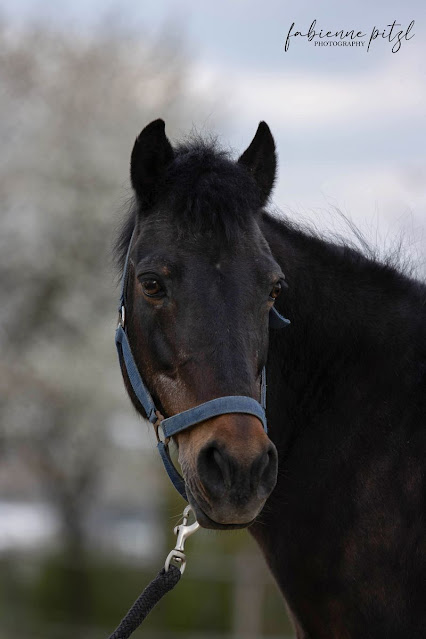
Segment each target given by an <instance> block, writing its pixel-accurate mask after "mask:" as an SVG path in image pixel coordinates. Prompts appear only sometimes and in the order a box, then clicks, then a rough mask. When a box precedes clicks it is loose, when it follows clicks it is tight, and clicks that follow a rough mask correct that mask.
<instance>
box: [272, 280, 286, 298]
mask: <svg viewBox="0 0 426 639" xmlns="http://www.w3.org/2000/svg"><path fill="white" fill-rule="evenodd" d="M282 288H283V287H282V284H281V282H277V283H276V284H274V286H273V288H272V291H271V292H270V293H269V297H270V299H271V300H276V299H277V297H278V295H279V294H280V293H281V291H282Z"/></svg>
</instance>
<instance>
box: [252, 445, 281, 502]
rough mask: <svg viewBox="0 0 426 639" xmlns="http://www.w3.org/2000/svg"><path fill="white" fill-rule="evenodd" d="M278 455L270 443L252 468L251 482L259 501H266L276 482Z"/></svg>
mask: <svg viewBox="0 0 426 639" xmlns="http://www.w3.org/2000/svg"><path fill="white" fill-rule="evenodd" d="M277 470H278V455H277V449H276V448H275V446H274V444H273V443H272V442H271V443H270V445H269V448H268V450H267V451H266V453H264V454H263V455H262V456H261V457H260V459H258V460H257V461H256V462H255V463H254V464H253V466H252V475H251V481H252V484H251V485H252V486H253V488H254V489H256V488H257V496H258V497H259V499H266V497H268V496H269V495H270V493H271V492H272V489H273V488H274V486H275V484H276V481H277Z"/></svg>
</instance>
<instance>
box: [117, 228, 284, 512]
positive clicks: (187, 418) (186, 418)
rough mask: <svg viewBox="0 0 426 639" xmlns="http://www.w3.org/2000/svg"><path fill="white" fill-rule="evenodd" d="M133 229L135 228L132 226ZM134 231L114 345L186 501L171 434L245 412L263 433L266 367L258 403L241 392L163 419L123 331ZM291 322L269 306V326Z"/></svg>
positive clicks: (273, 326) (123, 277)
mask: <svg viewBox="0 0 426 639" xmlns="http://www.w3.org/2000/svg"><path fill="white" fill-rule="evenodd" d="M135 229H136V227H135ZM135 229H134V230H133V233H132V237H131V238H130V242H129V248H128V249H127V254H126V259H125V262H124V268H123V276H122V279H121V294H120V303H119V307H118V313H119V322H118V326H117V330H116V332H115V345H116V347H117V352H118V357H119V360H120V363H121V365H122V366H123V367H124V369H125V370H126V372H127V376H128V378H129V381H130V384H131V386H132V388H133V391H134V393H135V395H136V397H137V399H138V401H139V403H140V405H141V406H142V408H143V409H144V411H145V413H146V416H147V419H148V420H149V421H150V422H151V423H152V424H154V428H155V432H156V435H157V440H158V444H157V448H158V451H159V453H160V455H161V459H162V460H163V464H164V467H165V469H166V471H167V474H168V475H169V478H170V480H171V482H172V483H173V485H174V487H175V488H176V490H177V491H178V492H179V493H180V494H181V495H182V497H183V498H184V499H186V500H187V496H186V490H185V482H184V480H183V478H182V477H181V476H180V474H179V473H178V471H177V470H176V468H175V466H174V465H173V462H172V460H171V458H170V454H169V450H168V442H169V439H170V437H173V435H176V434H177V433H180V432H181V431H183V430H185V429H186V428H189V427H190V426H194V425H195V424H199V423H200V422H203V421H204V420H206V419H210V418H211V417H217V416H218V415H227V414H229V413H244V414H247V415H254V416H255V417H257V418H258V419H260V421H261V422H262V425H263V428H264V430H265V432H268V428H267V423H266V414H265V410H266V369H265V367H264V368H263V370H262V375H261V386H260V402H258V401H256V400H255V399H253V398H252V397H246V396H244V395H227V396H226V397H217V398H216V399H211V400H210V401H207V402H204V403H203V404H199V405H198V406H194V407H193V408H190V409H189V410H185V411H183V412H182V413H177V414H176V415H173V416H172V417H167V418H164V417H163V415H161V413H160V411H159V410H158V409H157V407H156V406H155V404H154V400H153V399H152V397H151V394H150V392H149V390H148V389H147V387H146V385H145V383H144V381H143V379H142V376H141V375H140V373H139V370H138V367H137V365H136V362H135V360H134V357H133V354H132V349H131V348H130V344H129V340H128V339H127V334H126V307H125V293H126V284H127V275H128V267H129V256H130V250H131V247H132V244H133V237H134V234H135ZM288 324H290V321H289V320H288V319H286V318H285V317H283V316H282V315H280V313H278V311H277V310H276V308H274V307H272V309H271V311H270V314H269V325H270V326H271V327H272V328H283V327H284V326H287V325H288ZM160 426H161V429H162V431H163V434H164V441H163V440H161V439H160V435H159V432H158V431H159V427H160Z"/></svg>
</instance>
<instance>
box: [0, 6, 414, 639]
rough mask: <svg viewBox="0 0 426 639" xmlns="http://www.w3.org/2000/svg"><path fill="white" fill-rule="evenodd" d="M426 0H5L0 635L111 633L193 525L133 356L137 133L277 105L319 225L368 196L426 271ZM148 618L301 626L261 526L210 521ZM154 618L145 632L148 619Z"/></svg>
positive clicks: (242, 144)
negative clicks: (124, 297)
mask: <svg viewBox="0 0 426 639" xmlns="http://www.w3.org/2000/svg"><path fill="white" fill-rule="evenodd" d="M315 18H316V19H317V22H318V27H319V28H321V27H323V28H325V29H326V30H329V29H330V30H338V29H341V28H344V29H352V28H355V29H356V30H358V29H361V30H363V31H364V32H367V33H369V32H371V30H372V28H373V27H374V26H377V27H382V28H384V27H385V26H386V25H387V24H389V23H391V22H392V21H393V20H395V19H396V20H397V22H400V23H402V25H403V26H405V27H407V26H408V24H409V23H410V21H411V20H415V21H416V22H415V27H414V29H413V32H414V33H415V37H414V38H413V39H412V40H410V41H409V42H403V44H402V47H401V49H400V51H399V52H398V53H395V54H393V53H392V52H391V45H389V43H388V42H387V41H386V40H384V39H382V40H378V41H375V42H374V43H373V44H374V46H372V48H371V49H370V52H369V53H367V52H366V51H365V50H360V49H350V48H339V49H337V48H329V49H327V48H322V49H318V48H316V47H314V46H313V44H309V43H308V42H306V39H303V40H302V39H299V40H294V41H293V42H292V43H291V46H290V49H289V51H288V52H287V53H285V52H284V42H285V38H286V35H287V32H288V29H289V28H290V25H291V23H292V22H295V23H296V28H298V29H300V30H302V31H304V32H306V31H307V30H308V28H309V25H310V24H311V22H312V20H313V19H315ZM424 18H425V8H424V3H422V2H420V0H419V1H418V2H417V1H415V0H408V1H407V2H405V3H403V4H402V3H400V2H394V1H390V2H388V3H386V8H383V7H382V6H379V5H374V6H373V5H372V3H370V2H366V1H362V2H357V3H356V6H355V4H354V5H353V7H352V8H351V7H349V6H347V3H340V2H334V1H326V2H324V3H321V9H319V8H318V7H317V3H314V1H313V0H309V1H308V2H306V3H304V4H303V7H302V6H301V3H296V2H285V1H284V0H280V1H279V2H278V1H275V0H268V1H266V2H260V1H259V0H255V1H254V0H247V1H243V0H228V1H227V2H225V1H224V0H217V1H216V2H214V3H201V2H196V1H195V0H186V1H185V0H182V1H180V2H173V0H157V2H156V3H155V4H154V3H150V2H139V3H133V2H130V0H126V1H124V2H120V3H119V4H118V3H114V2H111V3H105V2H100V0H99V1H95V0H86V1H85V2H83V1H82V0H74V2H73V3H72V4H71V3H53V2H49V1H43V2H41V1H40V2H33V1H31V0H26V1H23V0H14V2H13V3H12V2H4V1H1V2H0V141H1V157H0V199H1V211H0V282H1V296H2V304H1V308H0V342H1V346H0V420H1V430H0V639H10V638H11V637H19V638H20V639H32V638H34V639H36V638H42V637H43V638H44V639H68V638H71V637H73V638H74V637H76V636H78V637H85V638H87V639H90V638H92V637H93V638H94V639H95V638H99V639H100V638H101V637H106V636H108V634H109V633H110V632H111V631H112V630H113V629H114V628H115V626H116V625H117V623H118V621H119V620H120V619H121V617H122V616H123V614H124V613H125V612H126V611H127V608H128V607H129V605H130V604H131V603H132V602H133V600H134V599H135V597H136V596H137V595H138V593H139V592H140V590H141V589H142V588H143V587H144V586H145V585H146V583H147V582H148V581H149V580H150V579H151V578H152V577H153V576H154V574H156V572H157V571H158V569H159V567H160V565H161V563H162V562H163V561H164V558H165V556H166V554H167V553H168V551H169V549H171V548H172V547H173V545H174V537H173V534H172V529H173V526H174V525H175V523H176V522H177V520H178V518H179V514H180V512H181V510H182V508H183V506H184V504H183V502H182V500H181V498H180V497H179V496H178V495H177V494H175V493H174V491H173V489H172V488H171V487H170V486H169V483H168V480H167V479H166V477H165V474H164V471H163V468H162V465H161V463H160V461H159V459H158V458H157V454H156V451H155V440H154V436H153V434H152V432H151V431H150V429H149V427H148V426H147V424H146V423H144V422H143V421H142V420H140V419H138V418H137V416H136V415H135V413H134V412H133V411H132V409H131V407H130V402H129V401H128V398H127V397H126V395H125V393H124V390H123V384H122V380H121V375H120V373H119V367H118V364H117V362H116V354H115V347H114V343H113V334H114V329H115V324H116V301H117V294H118V289H117V274H116V273H115V270H114V267H113V264H112V259H111V244H112V240H113V237H114V233H115V230H116V228H117V226H118V224H119V222H120V219H121V216H122V212H123V210H125V207H126V202H127V201H128V199H129V197H130V196H131V192H130V187H129V180H128V166H129V157H130V151H131V148H132V145H133V142H134V138H135V137H136V135H137V134H138V133H139V131H140V130H141V129H142V128H143V127H144V126H145V125H146V124H147V123H148V122H150V121H151V120H153V119H155V118H157V117H162V118H164V119H165V121H166V130H167V133H168V135H169V137H170V138H171V140H172V141H173V140H177V139H180V138H182V137H183V136H185V134H186V133H188V132H189V131H191V130H196V131H198V132H200V133H202V134H203V133H205V134H206V135H209V134H217V135H218V136H219V137H220V139H222V140H223V144H224V146H225V147H227V148H231V149H232V150H235V155H236V156H237V154H238V153H239V152H242V151H243V150H244V149H245V148H246V147H247V146H248V144H249V142H250V141H251V139H252V137H253V135H254V132H255V130H256V127H257V124H258V122H259V121H260V120H262V119H264V120H266V121H267V122H268V124H269V125H270V127H271V129H272V132H273V134H274V136H275V139H276V143H277V149H278V153H279V158H280V171H279V179H278V182H277V187H276V191H275V197H274V202H273V206H276V207H279V209H280V210H281V211H283V213H284V214H286V215H288V216H290V217H292V218H297V219H304V220H308V221H310V223H311V224H314V225H315V226H316V227H317V228H319V229H329V230H331V231H333V232H335V231H336V230H337V231H338V232H341V233H343V234H347V233H350V229H349V228H348V227H347V226H345V223H344V220H343V218H342V216H341V215H340V214H339V213H338V211H341V212H343V214H344V216H347V217H349V218H350V219H352V220H353V221H354V222H355V223H356V224H357V225H358V226H359V228H360V229H361V231H362V232H363V233H364V235H365V236H366V237H367V239H368V240H369V241H370V242H372V243H373V244H375V245H377V246H378V247H379V249H380V250H382V251H389V250H390V251H392V250H394V248H395V247H398V246H399V245H400V244H401V238H402V245H403V251H404V254H406V256H407V257H409V258H410V259H411V260H412V261H413V262H414V264H415V265H416V268H417V275H418V277H424V274H425V246H426V244H425V235H424V231H425V227H426V208H425V204H426V188H425V185H426V165H425V159H424V148H425V144H426V126H425V118H424V114H425V113H426V78H425V67H424V64H422V61H424V59H425V58H426V56H425V53H426V51H425V33H424ZM188 551H189V565H188V568H187V572H186V574H185V578H184V579H183V580H182V582H181V584H180V585H179V588H178V589H176V590H175V591H174V592H173V594H171V595H169V596H168V598H167V599H165V600H163V602H162V603H161V604H160V606H159V607H158V608H157V609H156V610H155V611H154V612H153V613H152V615H151V616H150V617H149V619H148V620H147V621H146V622H145V625H144V630H143V632H144V633H145V635H144V636H146V637H153V638H154V639H155V638H164V639H166V638H168V637H174V638H176V637H182V638H183V637H189V638H193V639H195V638H196V637H203V638H205V639H209V638H214V637H218V638H219V637H229V638H231V637H232V638H237V637H244V638H246V639H255V638H257V639H260V638H261V637H280V638H281V639H284V638H290V637H292V629H291V625H290V624H289V622H288V620H287V617H286V614H285V607H284V604H283V601H282V599H281V597H280V595H279V594H278V592H277V589H276V587H275V585H274V584H273V582H272V579H271V577H270V576H269V574H268V572H267V570H266V568H265V567H264V564H263V560H262V558H261V557H260V554H259V552H258V551H257V548H256V547H255V545H254V543H253V542H252V541H251V540H250V538H249V535H247V533H245V532H238V533H237V532H235V533H227V534H224V533H222V534H220V533H213V532H209V531H201V532H199V533H198V534H197V535H196V536H195V537H193V538H191V539H190V541H189V542H188ZM141 633H142V631H139V634H138V633H136V634H135V637H137V636H142V634H141Z"/></svg>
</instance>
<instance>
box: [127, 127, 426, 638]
mask: <svg viewBox="0 0 426 639" xmlns="http://www.w3.org/2000/svg"><path fill="white" fill-rule="evenodd" d="M275 175H276V156H275V145H274V141H273V138H272V136H271V133H270V131H269V128H268V127H267V125H266V124H265V123H261V124H260V125H259V128H258V130H257V133H256V135H255V137H254V139H253V141H252V143H251V144H250V146H249V147H248V149H247V150H246V151H245V152H244V153H243V155H242V156H241V157H240V159H239V160H238V161H237V162H234V161H232V160H231V159H230V157H229V155H228V154H226V153H224V152H223V151H221V150H220V149H218V148H217V147H216V145H215V144H212V143H206V142H203V141H201V140H195V141H192V142H188V143H185V144H181V145H180V146H177V147H175V148H173V147H172V146H171V144H170V142H169V141H168V139H167V137H166V135H165V132H164V122H163V121H162V120H157V121H155V122H153V123H151V124H150V125H148V126H147V127H146V128H145V129H144V130H143V131H142V133H141V134H140V136H139V137H138V138H137V140H136V143H135V146H134V149H133V152H132V157H131V182H132V186H133V189H134V191H135V200H134V206H133V208H132V211H131V213H130V214H129V216H128V218H127V219H126V221H125V224H124V226H123V229H122V232H121V235H120V238H119V239H118V242H117V254H118V257H119V261H120V262H121V266H123V263H124V259H125V255H126V252H127V249H128V247H129V243H130V239H131V237H132V234H133V242H132V246H131V251H130V262H129V274H128V281H127V284H126V300H127V301H126V304H127V306H126V313H127V331H128V338H129V342H130V344H131V347H132V350H133V353H134V357H135V360H136V362H137V366H138V368H139V371H140V373H141V374H142V375H143V377H144V379H145V381H146V384H147V386H148V388H149V390H150V392H151V394H152V396H153V398H154V399H155V402H156V404H157V406H159V407H160V410H161V412H162V413H163V415H165V416H170V415H174V414H176V413H179V412H181V411H184V410H186V409H188V408H191V407H193V406H197V405H199V404H201V403H203V402H205V401H207V400H211V399H214V398H218V397H222V396H226V395H243V396H248V397H252V398H254V399H256V400H258V398H259V392H260V388H259V386H260V376H261V371H262V368H263V366H264V365H265V364H266V365H267V380H268V387H267V418H268V425H269V437H268V436H267V435H266V434H265V432H264V430H263V428H262V424H261V422H260V421H259V419H258V418H257V417H255V416H253V415H242V414H227V415H220V416H217V417H213V418H210V419H208V420H206V421H205V422H202V423H200V424H198V425H196V426H194V427H192V428H190V429H189V430H186V431H184V432H182V433H180V434H179V435H177V436H176V443H177V446H178V449H179V462H180V465H181V468H182V472H183V476H184V479H185V484H186V490H187V495H188V499H189V501H190V503H191V505H192V506H193V508H194V510H195V512H196V513H197V518H198V521H199V522H200V524H201V525H202V526H204V527H207V528H222V529H227V528H235V527H246V526H247V527H249V530H250V532H251V534H252V535H253V536H254V537H255V539H256V540H257V542H258V544H259V546H260V547H261V549H262V551H263V553H264V555H265V558H266V560H267V562H268V564H269V567H270V569H271V571H272V573H273V574H274V576H275V578H276V580H277V582H278V585H279V587H280V589H281V590H282V593H283V595H284V597H285V600H286V602H287V606H288V609H289V611H290V614H291V617H292V619H293V623H294V626H295V629H296V633H297V637H298V638H299V639H302V638H303V639H308V638H310V639H355V638H356V639H367V638H374V639H379V638H380V639H403V638H404V639H405V638H406V639H420V638H422V639H424V638H425V637H426V520H425V519H426V477H425V468H426V286H425V285H424V284H422V283H420V282H418V281H416V280H414V279H412V278H410V277H408V276H406V275H404V274H403V273H402V272H399V271H398V270H397V269H396V268H394V267H393V266H392V265H390V264H386V263H380V262H379V261H378V260H376V259H373V258H372V257H368V256H364V255H362V254H361V253H360V252H358V251H356V250H354V249H353V248H351V247H350V246H349V245H345V244H344V243H341V244H333V243H330V242H328V241H326V240H324V239H322V238H321V237H319V236H317V235H315V234H313V233H309V232H307V231H304V230H301V229H299V228H298V227H297V226H296V225H295V224H294V223H290V222H289V221H288V220H280V219H277V218H275V217H273V216H272V215H271V214H269V213H268V212H267V211H265V208H264V207H265V205H266V204H267V201H268V198H269V196H270V193H271V190H272V187H273V183H274V180H275ZM287 283H288V288H287ZM273 304H275V305H276V308H277V309H278V310H279V311H280V312H285V314H286V315H287V316H288V317H289V318H290V320H291V326H290V327H289V328H287V329H285V330H283V331H279V330H274V329H272V328H271V329H270V328H269V325H268V315H269V312H270V309H271V307H272V305H273ZM123 375H124V379H125V383H126V386H127V388H128V391H129V394H130V397H131V399H132V401H133V402H134V404H135V406H136V407H137V408H138V409H139V410H140V407H139V405H138V403H137V401H136V399H135V396H134V393H133V391H132V388H131V387H130V385H129V380H128V378H127V374H126V371H123Z"/></svg>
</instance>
